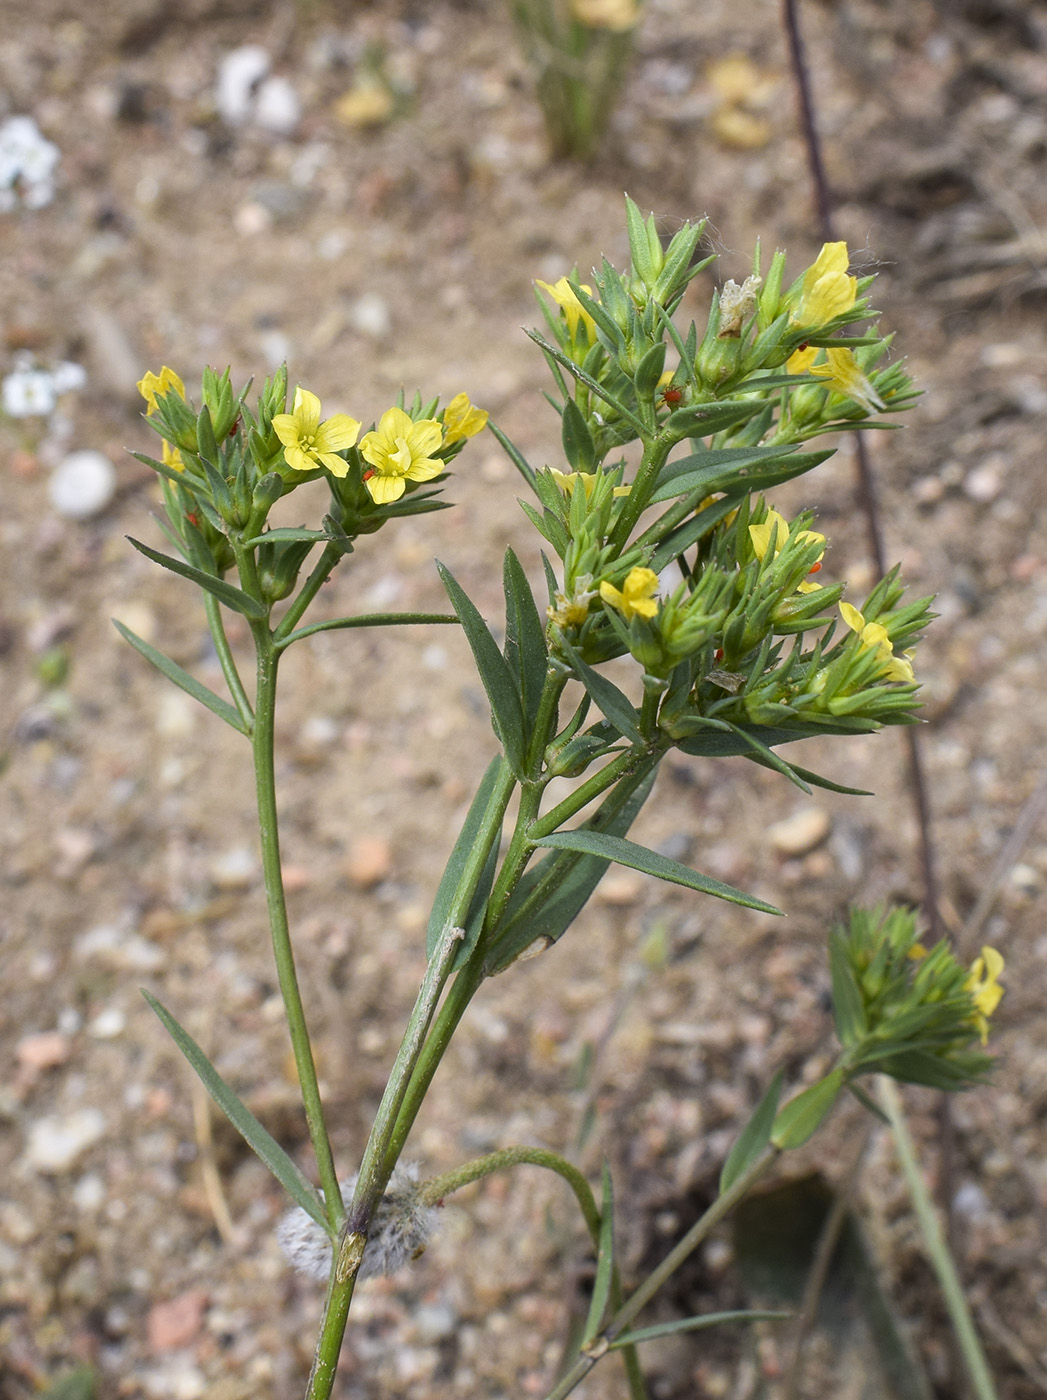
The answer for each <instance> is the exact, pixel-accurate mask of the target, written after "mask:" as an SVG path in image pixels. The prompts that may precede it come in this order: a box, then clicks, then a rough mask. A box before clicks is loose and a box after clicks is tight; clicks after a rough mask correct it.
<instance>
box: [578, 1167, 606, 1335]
mask: <svg viewBox="0 0 1047 1400" xmlns="http://www.w3.org/2000/svg"><path fill="white" fill-rule="evenodd" d="M602 1181H603V1194H602V1197H601V1200H600V1241H599V1245H598V1248H597V1252H596V1278H595V1279H594V1280H593V1296H592V1298H591V1299H590V1301H589V1315H588V1317H587V1318H586V1319H585V1328H584V1330H583V1332H582V1341H581V1349H582V1350H583V1351H584V1350H585V1348H586V1347H588V1346H591V1345H592V1344H593V1342H594V1341H595V1340H596V1336H597V1333H598V1332H599V1331H600V1327H601V1325H602V1323H603V1320H604V1314H605V1313H606V1312H607V1300H608V1298H609V1297H610V1296H611V1282H612V1280H613V1278H614V1188H613V1186H612V1184H611V1169H610V1167H609V1166H608V1165H607V1163H606V1162H604V1164H603V1172H602Z"/></svg>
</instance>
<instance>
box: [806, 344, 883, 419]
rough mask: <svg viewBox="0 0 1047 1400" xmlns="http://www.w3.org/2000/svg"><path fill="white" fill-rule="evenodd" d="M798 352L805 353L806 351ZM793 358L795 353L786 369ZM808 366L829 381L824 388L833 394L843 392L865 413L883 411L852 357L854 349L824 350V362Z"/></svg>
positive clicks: (877, 396)
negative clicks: (859, 405)
mask: <svg viewBox="0 0 1047 1400" xmlns="http://www.w3.org/2000/svg"><path fill="white" fill-rule="evenodd" d="M800 353H801V354H804V355H806V354H807V351H801V352H800ZM795 358H796V356H795V355H793V356H791V357H790V358H789V360H788V362H787V364H786V369H788V368H789V365H791V364H792V362H793V360H794V359H795ZM805 368H807V366H805ZM809 368H810V372H811V374H816V375H818V377H819V378H821V379H827V380H828V381H829V382H828V384H827V385H826V388H828V389H831V390H832V391H833V393H834V394H843V395H844V397H845V398H848V399H852V400H853V401H854V402H855V403H857V404H861V406H862V408H864V409H865V411H866V412H867V413H876V412H882V411H883V409H884V402H883V400H882V399H881V398H880V396H879V395H878V394H877V392H876V390H875V389H874V388H873V386H872V384H871V383H870V381H869V380H868V379H867V378H866V377H865V375H864V374H863V373H862V371H861V369H860V368H859V365H858V361H857V360H856V359H855V358H854V351H853V350H851V349H849V348H848V347H847V346H846V345H845V346H843V347H842V348H841V349H839V350H826V352H825V364H824V365H814V364H812V365H810V366H809ZM789 373H790V374H795V373H796V371H795V370H789Z"/></svg>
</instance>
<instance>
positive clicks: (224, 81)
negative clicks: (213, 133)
mask: <svg viewBox="0 0 1047 1400" xmlns="http://www.w3.org/2000/svg"><path fill="white" fill-rule="evenodd" d="M268 72H269V55H268V54H267V53H266V51H265V49H263V48H262V46H261V45H260V44H244V45H242V46H241V47H240V48H238V49H233V51H232V53H227V54H226V56H225V58H223V59H222V64H221V67H220V68H219V70H218V88H217V91H216V93H215V106H216V107H217V108H218V112H219V115H220V116H221V117H222V118H223V119H224V120H225V121H227V122H229V124H230V125H231V126H239V125H240V123H241V122H245V121H247V119H248V117H249V116H250V115H251V108H252V106H253V105H254V98H255V89H256V88H257V86H258V84H259V83H260V82H261V81H262V79H263V78H264V77H265V75H266V74H267V73H268Z"/></svg>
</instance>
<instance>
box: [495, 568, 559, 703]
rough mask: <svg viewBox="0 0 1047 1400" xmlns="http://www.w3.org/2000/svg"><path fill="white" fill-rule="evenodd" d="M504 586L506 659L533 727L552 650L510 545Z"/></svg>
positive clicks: (526, 582)
mask: <svg viewBox="0 0 1047 1400" xmlns="http://www.w3.org/2000/svg"><path fill="white" fill-rule="evenodd" d="M502 582H503V587H504V589H505V660H506V664H507V665H508V667H509V669H510V671H512V672H514V673H515V675H516V678H517V687H518V689H519V691H520V698H521V700H522V702H523V712H524V719H525V721H526V723H527V729H528V731H530V730H531V729H532V728H533V727H534V722H535V719H536V718H537V715H538V706H539V704H540V702H541V698H542V691H543V689H544V688H545V673H546V670H547V669H548V664H549V652H548V648H547V647H546V644H545V628H544V627H543V625H542V618H541V615H540V613H539V612H538V605H537V604H536V603H535V601H534V594H533V593H532V592H531V585H530V584H529V583H528V581H527V575H526V574H525V573H524V571H523V565H522V564H521V563H520V561H519V559H517V557H516V555H515V554H514V553H513V551H512V550H511V549H507V550H506V551H505V563H504V565H503V568H502Z"/></svg>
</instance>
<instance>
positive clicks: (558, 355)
mask: <svg viewBox="0 0 1047 1400" xmlns="http://www.w3.org/2000/svg"><path fill="white" fill-rule="evenodd" d="M527 334H528V335H529V336H530V338H531V339H532V340H533V341H534V343H535V344H536V345H539V346H541V348H542V349H543V350H544V351H545V353H546V354H547V355H551V356H552V358H553V359H554V360H555V361H556V363H557V364H558V365H562V366H563V368H564V369H565V370H567V372H568V374H572V375H573V376H574V377H575V379H577V380H578V381H579V383H581V384H584V385H585V386H586V388H588V389H591V390H592V391H593V393H594V394H596V395H597V397H598V398H601V399H603V400H604V402H605V403H609V404H610V405H611V407H612V408H613V409H615V410H616V411H617V412H618V413H620V414H621V415H622V417H623V418H624V419H625V421H626V422H627V423H629V424H631V425H632V427H633V428H634V429H635V431H636V432H638V433H640V434H641V435H642V434H644V433H646V431H647V427H646V425H645V424H644V422H643V420H642V419H640V418H637V416H636V414H635V413H634V412H633V411H632V409H631V408H630V407H629V406H628V404H625V403H623V402H622V400H621V399H619V398H616V397H615V396H614V394H612V393H611V392H610V391H609V390H608V389H605V388H604V386H603V385H602V384H601V383H600V382H599V381H598V380H596V379H594V378H593V377H592V375H591V374H586V372H585V370H584V369H582V368H581V366H580V365H576V364H575V362H574V361H573V360H572V359H569V358H568V356H566V355H565V354H564V353H563V351H562V350H558V349H557V348H556V346H555V345H550V344H549V342H548V341H547V340H545V339H544V338H543V337H542V336H540V335H539V334H538V332H537V331H528V332H527Z"/></svg>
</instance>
